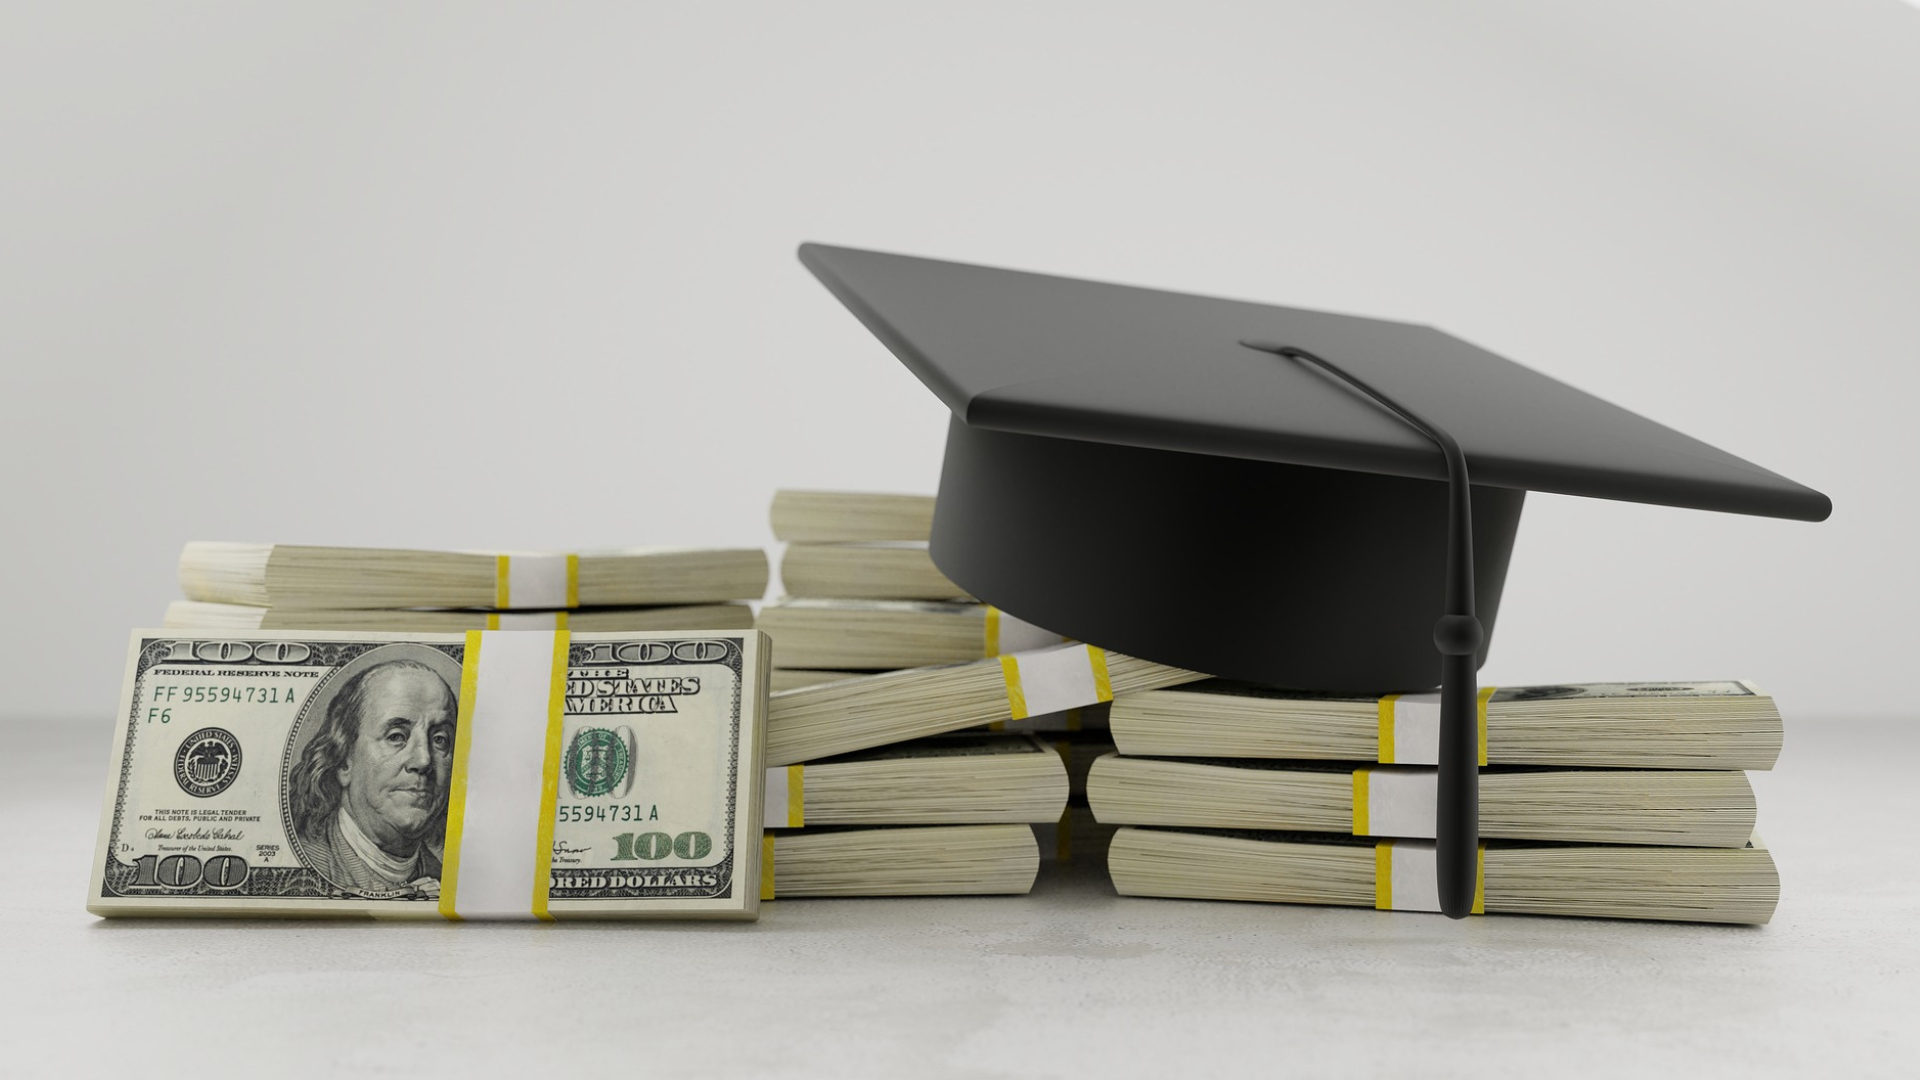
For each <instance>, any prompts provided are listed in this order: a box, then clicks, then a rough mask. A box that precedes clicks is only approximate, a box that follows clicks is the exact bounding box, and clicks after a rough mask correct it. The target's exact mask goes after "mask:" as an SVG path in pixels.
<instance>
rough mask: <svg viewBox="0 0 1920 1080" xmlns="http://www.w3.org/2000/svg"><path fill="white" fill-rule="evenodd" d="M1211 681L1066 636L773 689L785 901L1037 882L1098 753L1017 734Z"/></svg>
mask: <svg viewBox="0 0 1920 1080" xmlns="http://www.w3.org/2000/svg"><path fill="white" fill-rule="evenodd" d="M775 649H776V650H777V649H778V645H777V644H776V645H775ZM1199 678H1201V676H1200V675H1198V674H1196V673H1194V672H1190V671H1183V670H1180V669H1178V668H1170V667H1166V666H1163V665H1160V664H1153V663H1148V662H1146V661H1143V660H1138V659H1135V658H1133V657H1129V656H1122V655H1120V654H1118V653H1110V652H1106V651H1104V650H1101V649H1097V648H1093V647H1091V646H1087V645H1077V644H1060V645H1054V646H1051V647H1048V648H1043V649H1035V650H1029V651H1023V652H1017V653H1011V654H1007V655H1004V656H999V657H995V658H992V659H982V660H976V661H973V662H971V663H966V664H953V665H946V666H939V667H926V668H908V669H903V670H898V671H890V672H882V673H878V674H873V675H868V676H863V677H856V678H851V679H840V680H834V681H826V682H820V683H816V684H814V685H811V686H804V687H799V688H796V689H791V690H785V691H780V692H777V693H775V694H773V695H772V697H771V698H770V699H769V702H768V709H767V761H768V765H769V766H770V767H769V769H768V772H767V791H766V793H765V796H764V803H765V806H766V808H767V821H766V824H767V826H768V837H769V839H768V848H767V851H766V853H765V855H764V858H765V859H766V860H767V862H768V864H769V865H771V866H772V867H773V870H772V871H771V873H772V880H773V882H774V890H773V893H772V895H773V896H775V897H784V896H882V895H924V894H932V893H945V894H954V893H979V894H986V893H1025V892H1027V891H1029V890H1030V889H1031V888H1032V887H1033V882H1034V879H1035V876H1036V875H1037V873H1038V870H1039V861H1040V846H1039V843H1038V841H1037V840H1036V837H1035V833H1034V829H1033V826H1034V825H1035V824H1043V825H1046V826H1048V827H1049V830H1050V831H1052V832H1056V833H1063V832H1066V831H1068V829H1069V828H1070V825H1071V820H1072V819H1071V818H1070V817H1069V816H1067V815H1066V808H1067V802H1068V797H1069V789H1070V783H1071V781H1070V774H1072V773H1074V772H1077V771H1078V767H1080V766H1086V767H1090V766H1091V764H1092V761H1091V755H1090V754H1089V753H1087V752H1086V751H1084V750H1083V751H1081V752H1080V753H1078V754H1075V753H1074V748H1073V747H1072V746H1071V745H1069V746H1067V748H1066V749H1067V753H1065V754H1063V753H1062V752H1061V747H1060V745H1058V742H1059V739H1058V737H1056V739H1055V740H1054V741H1048V740H1043V739H1042V738H1039V737H1037V736H1035V735H1033V734H1032V733H1021V732H1008V731H1006V730H1004V729H1005V728H1007V727H1008V726H1010V725H1017V724H1020V723H1023V722H1027V721H1030V720H1032V719H1034V718H1035V717H1036V716H1038V715H1043V714H1056V715H1057V714H1064V713H1066V712H1067V711H1069V710H1073V709H1085V708H1087V707H1090V706H1094V705H1099V704H1102V703H1106V702H1110V701H1112V700H1113V699H1114V698H1115V696H1116V695H1120V694H1127V693H1132V692H1137V691H1141V690H1149V689H1155V688H1159V687H1167V686H1177V685H1180V684H1182V683H1186V682H1191V681H1193V680H1196V679H1199ZM996 727H997V728H1000V729H1002V730H999V731H995V730H993V729H994V728H996ZM1052 839H1053V841H1054V843H1056V844H1057V843H1058V842H1059V838H1058V836H1057V835H1056V836H1055V837H1053V838H1052Z"/></svg>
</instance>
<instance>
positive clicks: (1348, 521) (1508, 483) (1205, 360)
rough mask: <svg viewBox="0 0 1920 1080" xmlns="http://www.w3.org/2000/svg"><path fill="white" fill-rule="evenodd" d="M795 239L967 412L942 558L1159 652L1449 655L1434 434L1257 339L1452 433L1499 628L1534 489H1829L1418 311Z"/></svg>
mask: <svg viewBox="0 0 1920 1080" xmlns="http://www.w3.org/2000/svg"><path fill="white" fill-rule="evenodd" d="M800 259H801V261H802V262H803V263H804V264H805V265H806V266H807V268H808V269H810V270H811V271H813V273H814V274H815V275H816V276H818V277H819V279H820V280H821V281H822V282H823V283H824V284H825V285H826V286H827V288H828V289H829V290H831V291H832V292H833V294H834V295H835V296H836V297H837V298H838V299H839V300H840V301H841V302H842V303H844V304H845V305H846V306H847V307H848V308H849V309H851V310H852V311H853V313H854V314H855V315H856V316H858V317H859V319H860V320H861V322H863V323H864V324H866V326H867V328H868V329H869V330H870V331H872V332H873V334H874V335H875V336H876V337H878V338H879V339H880V340H881V341H882V342H883V343H884V344H885V345H886V346H887V347H888V348H889V349H890V350H892V351H893V353H894V355H895V356H897V357H899V359H900V360H901V362H903V363H904V364H905V365H906V366H907V368H908V369H909V370H911V371H912V372H913V373H914V374H915V375H916V376H918V377H919V378H920V380H921V382H923V383H925V384H926V385H927V387H928V389H930V390H932V391H933V392H934V393H935V394H936V395H938V396H939V398H940V399H941V400H942V401H943V402H945V403H946V405H947V407H948V408H949V409H951V410H952V412H953V421H952V423H951V425H950V427H949V431H948V440H947V451H946V463H945V466H944V468H943V471H942V474H941V479H940V491H939V498H938V500H937V502H936V508H935V512H934V523H933V536H932V554H933V560H934V562H935V564H936V565H938V566H939V567H940V570H941V571H942V572H943V573H945V574H946V575H947V576H948V577H949V578H951V579H953V580H954V581H955V582H957V583H958V584H959V585H960V586H961V587H962V588H964V589H966V590H967V591H968V592H970V593H971V594H972V595H974V596H976V597H978V598H980V599H981V600H983V601H985V602H987V603H990V604H993V605H994V606H996V607H999V608H1002V609H1004V610H1006V611H1008V612H1010V613H1012V614H1014V615H1016V616H1018V617H1019V618H1021V619H1024V620H1026V621H1028V622H1031V623H1034V624H1035V625H1038V626H1044V627H1046V628H1047V629H1049V630H1052V631H1056V632H1058V633H1061V634H1064V635H1067V636H1068V637H1072V638H1076V639H1078V640H1082V641H1086V642H1089V643H1092V644H1096V645H1101V646H1104V647H1107V648H1112V649H1115V650H1118V651H1121V652H1125V653H1128V654H1130V655H1134V656H1140V657H1143V658H1146V659H1150V660H1155V661H1159V662H1161V663H1167V664H1174V665H1178V666H1182V667H1188V668H1192V669H1194V670H1197V671H1204V672H1207V673H1209V674H1213V675H1220V676H1226V677H1230V678H1237V679H1247V680H1251V681H1255V682H1261V683H1268V684H1273V685H1278V686H1287V687H1296V688H1300V689H1306V690H1320V691H1329V692H1351V693H1384V692H1391V691H1402V690H1416V689H1424V688H1428V687H1431V686H1433V685H1435V683H1436V682H1437V680H1438V674H1439V668H1438V666H1437V665H1436V663H1435V654H1434V643H1433V628H1434V625H1435V622H1436V620H1437V619H1438V618H1439V617H1440V616H1441V615H1442V614H1443V610H1442V608H1443V595H1442V590H1441V583H1442V581H1443V580H1444V577H1445V562H1446V540H1447V485H1446V483H1445V482H1444V481H1445V479H1446V476H1447V471H1446V468H1445V465H1444V462H1443V460H1442V458H1441V457H1440V455H1439V454H1437V453H1435V450H1434V446H1433V444H1432V443H1431V442H1429V441H1428V440H1427V439H1425V438H1423V437H1422V436H1421V435H1420V434H1419V433H1418V432H1416V431H1414V430H1412V429H1410V428H1409V427H1408V426H1407V425H1406V424H1405V423H1403V422H1401V421H1400V420H1399V419H1396V418H1395V417H1394V416H1393V415H1392V414H1391V413H1389V412H1387V411H1386V410H1384V409H1382V408H1380V407H1379V406H1377V405H1376V404H1374V403H1373V402H1371V401H1369V400H1367V399H1366V398H1365V397H1363V396H1359V395H1356V394H1355V393H1353V392H1352V391H1351V390H1349V389H1347V388H1345V387H1342V386H1341V385H1340V384H1339V383H1338V381H1336V380H1335V379H1332V378H1329V377H1328V376H1327V375H1326V374H1324V373H1322V372H1320V371H1317V370H1315V369H1313V368H1312V367H1310V366H1306V365H1301V364H1296V363H1290V362H1287V361H1285V360H1283V359H1282V358H1279V357H1276V356H1274V355H1272V354H1271V353H1270V352H1263V351H1258V350H1256V349H1251V348H1248V347H1246V346H1244V345H1242V344H1241V342H1242V341H1243V340H1261V341H1273V342H1283V343H1287V344H1289V345H1293V346H1297V347H1299V348H1300V349H1303V350H1308V351H1311V352H1312V353H1314V354H1317V355H1318V356H1321V357H1325V358H1327V359H1328V360H1331V361H1334V362H1336V363H1338V364H1340V365H1342V366H1343V367H1345V368H1346V369H1347V370H1348V371H1350V372H1352V373H1353V374H1355V375H1357V376H1359V377H1361V378H1363V379H1365V380H1366V381H1368V382H1370V383H1372V384H1373V385H1375V386H1378V387H1381V388H1382V389H1385V390H1386V391H1387V392H1389V393H1390V394H1392V395H1393V397H1395V398H1396V399H1398V400H1399V401H1401V402H1403V403H1405V404H1406V405H1408V406H1411V407H1412V408H1414V409H1416V410H1418V412H1419V413H1421V414H1423V415H1425V416H1427V417H1429V418H1430V419H1432V420H1433V421H1434V422H1435V423H1436V424H1437V425H1438V426H1440V427H1442V428H1444V429H1445V430H1446V431H1448V432H1450V433H1451V434H1452V435H1453V437H1454V438H1456V439H1457V440H1458V441H1459V443H1460V446H1461V449H1462V450H1463V451H1464V453H1465V456H1466V459H1467V461H1468V462H1469V463H1470V466H1471V476H1472V481H1473V489H1472V494H1473V500H1472V501H1473V519H1472V522H1473V553H1474V563H1475V565H1476V567H1477V574H1476V575H1475V580H1474V585H1475V588H1474V593H1475V597H1476V599H1477V607H1478V611H1479V618H1480V621H1481V623H1482V624H1483V625H1484V626H1485V627H1486V631H1487V633H1486V642H1487V643H1490V641H1491V636H1492V629H1493V624H1494V618H1495V616H1496V615H1497V613H1498V610H1499V601H1500V593H1501V589H1502V586H1503V584H1504V582H1505V578H1506V569H1507V561H1508V556H1509V554H1510V552H1511V550H1512V543H1513V537H1514V533H1515V529H1516V527H1517V526H1518V524H1519V517H1520V509H1521V504H1522V501H1523V499H1524V497H1525V493H1526V491H1528V490H1535V491H1550V492H1558V493H1563V494H1570V495H1587V496H1593V497H1597V498H1605V499H1620V500H1626V501H1632V502H1645V503H1660V504H1665V505H1670V506H1681V507H1691V508H1696V509H1702V510H1720V511H1730V512H1733V513H1742V514H1758V515H1764V516H1769V517H1781V518H1796V519H1800V520H1806V521H1819V520H1822V519H1824V518H1825V517H1826V516H1827V515H1828V514H1829V513H1830V512H1831V510H1832V504H1831V503H1830V502H1829V501H1828V499H1827V497H1826V496H1824V495H1822V494H1820V493H1819V492H1817V491H1813V490H1811V489H1809V488H1806V487H1803V486H1801V485H1799V484H1796V483H1794V482H1793V481H1791V480H1788V479H1787V478H1785V477H1783V476H1779V475H1777V474H1775V473H1772V472H1768V471H1767V470H1765V469H1762V468H1760V467H1759V466H1757V465H1753V464H1750V463H1748V462H1746V461H1743V460H1741V459H1739V458H1737V457H1734V456H1733V455H1731V454H1728V453H1725V452H1723V451H1721V450H1717V449H1715V448H1714V447H1711V446H1708V445H1707V444H1705V443H1702V442H1700V441H1698V440H1696V439H1692V438H1689V437H1687V436H1685V435H1682V434H1680V433H1679V432H1677V431H1674V430H1673V429H1671V428H1668V427H1664V426H1662V425H1660V424H1656V423H1654V422H1653V421H1651V420H1647V419H1645V418H1643V417H1640V416H1637V415H1635V414H1633V413H1631V412H1628V411H1626V410H1625V409H1621V408H1619V407H1617V406H1614V405H1610V404H1608V403H1607V402H1605V401H1602V400H1600V399H1599V398H1596V397H1593V396H1592V395H1589V394H1587V393H1584V392H1582V391H1580V390H1576V389H1574V388H1573V387H1571V386H1568V385H1566V384H1564V383H1561V382H1559V381H1557V380H1555V379H1552V378H1550V377H1548V376H1546V375H1543V374H1541V373H1539V372H1537V371H1533V370H1531V369H1529V368H1526V367H1523V366H1521V365H1519V364H1516V363H1514V362H1513V361H1511V360H1507V359H1504V358H1502V357H1500V356H1496V355H1494V354H1493V353H1490V352H1488V351H1486V350H1484V349H1481V348H1478V347H1476V346H1474V345H1471V344H1468V343H1467V342H1465V341H1462V340H1460V339H1459V338H1456V337H1453V336H1451V335H1449V334H1446V333H1444V332H1442V331H1440V330H1436V329H1434V328H1432V327H1428V326H1419V325H1415V324H1410V323H1399V322H1390V321H1387V320H1383V319H1370V318H1357V317H1354V316H1349V315H1334V314H1328V313H1324V312H1317V311H1303V310H1300V309H1296V308H1285V307H1276V306H1271V305H1266V304H1256V303H1248V302H1245V301H1237V300H1223V299H1217V298H1213V297H1204V296H1192V295H1187V294H1183V293H1174V292H1164V291H1161V290H1156V289H1143V288H1135V287H1129V286H1123V285H1111V284H1105V283H1101V282H1091V281H1082V280H1076V279H1072V278H1062V277H1052V276H1048V275H1044V274H1033V273H1024V272H1019V271H1013V270H1002V269H995V268H991V267H983V266H971V265H966V264H962V263H952V262H942V261H938V260H933V259H922V258H913V257H909V256H902V255H890V254H883V253H879V252H871V251H859V250H854V249H850V248H837V247H828V246H825V245H820V244H805V245H802V246H801V248H800ZM1119 582H1126V583H1127V586H1126V587H1125V588H1119V587H1116V585H1117V583H1119ZM1486 648H1487V645H1486V644H1485V643H1483V644H1482V646H1481V648H1480V649H1479V650H1478V653H1477V657H1476V666H1477V665H1478V663H1484V662H1485V659H1486Z"/></svg>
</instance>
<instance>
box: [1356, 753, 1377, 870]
mask: <svg viewBox="0 0 1920 1080" xmlns="http://www.w3.org/2000/svg"><path fill="white" fill-rule="evenodd" d="M1369 780H1370V775H1369V770H1367V769H1355V770H1353V835H1355V836H1365V835H1367V832H1368V829H1367V826H1368V824H1369V823H1368V821H1367V806H1368V799H1367V785H1368V782H1369ZM1376 876H1377V875H1376Z"/></svg>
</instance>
